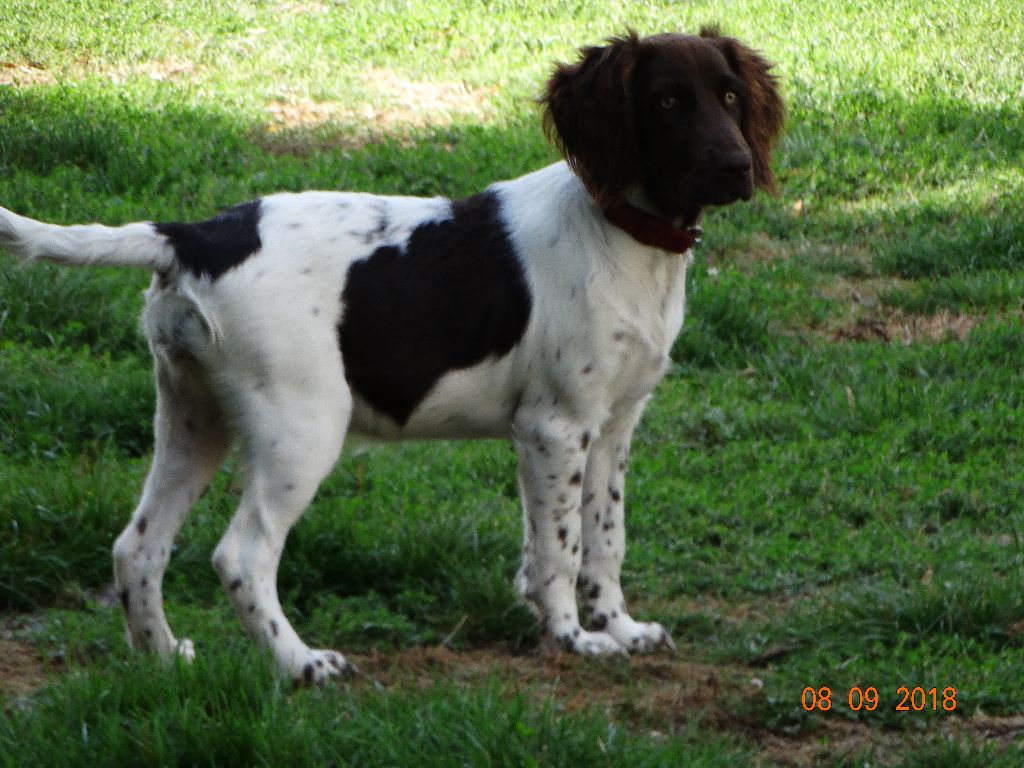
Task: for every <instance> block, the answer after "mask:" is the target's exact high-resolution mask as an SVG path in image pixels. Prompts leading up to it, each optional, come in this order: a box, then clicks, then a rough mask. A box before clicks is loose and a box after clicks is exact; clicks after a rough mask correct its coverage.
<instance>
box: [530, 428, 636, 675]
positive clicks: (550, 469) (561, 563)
mask: <svg viewBox="0 0 1024 768" xmlns="http://www.w3.org/2000/svg"><path fill="white" fill-rule="evenodd" d="M514 435H515V436H514V438H513V440H514V443H515V448H516V453H517V455H518V457H519V491H520V495H521V496H522V501H523V526H524V536H523V539H524V544H523V564H522V567H521V568H520V570H519V575H518V576H517V578H516V583H517V586H518V587H519V590H520V591H521V592H522V594H523V596H524V597H525V598H526V600H527V602H528V603H529V604H530V606H531V608H533V609H534V611H535V613H536V614H537V615H538V617H539V619H540V621H541V625H542V627H543V631H544V634H545V642H546V643H547V644H552V643H553V644H555V645H556V646H558V647H561V648H564V649H565V650H569V651H572V652H575V653H581V654H584V655H588V656H606V655H618V654H624V653H625V649H624V648H623V647H622V645H620V644H619V643H618V642H617V641H616V640H615V639H614V638H612V636H611V635H609V634H607V633H604V632H588V631H586V630H584V629H583V628H582V627H581V626H580V620H579V613H578V610H577V607H576V580H577V578H578V576H579V571H580V564H581V562H582V538H581V537H582V526H581V519H580V506H581V498H582V495H581V494H582V488H583V473H584V472H585V470H586V464H587V454H588V451H589V448H590V443H591V441H592V435H591V431H590V429H589V428H587V427H586V426H580V425H578V424H574V423H572V422H570V421H566V420H562V419H557V418H552V417H551V415H550V414H544V417H543V418H541V417H539V416H538V417H537V418H530V419H522V420H517V426H516V428H515V430H514Z"/></svg>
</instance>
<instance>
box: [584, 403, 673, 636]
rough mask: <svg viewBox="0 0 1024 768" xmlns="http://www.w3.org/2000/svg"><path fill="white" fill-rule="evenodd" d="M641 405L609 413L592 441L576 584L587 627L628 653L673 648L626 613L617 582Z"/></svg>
mask: <svg viewBox="0 0 1024 768" xmlns="http://www.w3.org/2000/svg"><path fill="white" fill-rule="evenodd" d="M643 406H644V401H641V402H638V403H636V404H635V405H633V406H632V407H628V408H623V409H621V410H620V411H619V412H618V413H615V414H613V415H612V417H611V418H610V419H609V421H608V423H607V424H605V425H604V429H603V431H602V434H601V436H600V437H599V438H598V439H597V440H595V441H594V444H593V445H592V446H591V449H590V454H589V455H588V457H587V469H586V471H585V472H584V477H583V505H582V521H583V536H582V541H583V563H582V567H581V569H580V578H579V581H578V582H577V585H576V586H577V590H578V593H579V598H580V603H581V604H582V605H583V613H584V618H585V620H586V621H587V623H588V625H589V626H590V628H591V629H599V630H602V631H605V632H607V633H608V634H610V635H611V636H612V637H614V638H615V639H616V640H618V641H619V642H620V643H621V644H622V645H624V646H625V647H626V648H627V649H628V650H629V652H630V653H638V652H644V651H651V650H654V649H656V648H674V647H675V646H674V645H673V643H672V638H671V637H670V636H669V634H668V632H667V631H666V630H665V628H664V627H662V626H661V625H660V624H656V623H654V622H642V621H635V620H634V619H633V618H632V617H631V616H630V615H629V613H628V612H627V610H626V601H625V598H624V597H623V595H622V584H621V583H620V576H621V573H622V560H623V558H624V557H625V554H626V510H625V504H626V499H625V493H626V469H627V467H628V464H629V444H630V439H631V438H632V435H633V428H634V427H635V426H636V423H637V421H638V420H639V418H640V414H641V412H642V411H643Z"/></svg>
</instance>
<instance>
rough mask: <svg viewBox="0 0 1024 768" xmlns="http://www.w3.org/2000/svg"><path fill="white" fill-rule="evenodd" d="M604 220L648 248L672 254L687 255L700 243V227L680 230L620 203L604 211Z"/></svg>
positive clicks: (624, 203) (625, 203) (613, 204)
mask: <svg viewBox="0 0 1024 768" xmlns="http://www.w3.org/2000/svg"><path fill="white" fill-rule="evenodd" d="M604 217H605V218H606V219H608V221H610V222H611V223H612V224H614V225H615V226H616V227H618V228H619V229H623V230H625V231H626V232H628V233H629V234H630V235H632V236H633V239H634V240H636V241H637V242H640V243H643V244H644V245H650V246H653V247H654V248H661V249H662V250H663V251H671V252H672V253H685V252H686V251H688V250H690V249H691V248H692V247H693V246H694V245H696V244H697V243H699V242H700V236H701V234H702V232H701V228H700V227H696V226H694V227H688V228H686V229H683V228H682V227H676V226H673V225H672V224H669V223H668V222H667V221H664V220H662V219H659V218H657V217H656V216H652V215H651V214H649V213H645V212H644V211H641V210H640V209H639V208H637V207H635V206H633V205H630V204H629V203H627V202H625V201H622V200H620V201H619V202H617V203H612V204H611V205H609V206H607V207H606V208H605V209H604Z"/></svg>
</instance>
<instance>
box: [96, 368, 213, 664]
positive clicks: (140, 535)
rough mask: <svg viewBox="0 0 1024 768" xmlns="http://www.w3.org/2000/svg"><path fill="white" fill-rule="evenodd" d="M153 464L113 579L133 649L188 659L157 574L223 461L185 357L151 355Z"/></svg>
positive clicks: (203, 393) (205, 397)
mask: <svg viewBox="0 0 1024 768" xmlns="http://www.w3.org/2000/svg"><path fill="white" fill-rule="evenodd" d="M156 382H157V387H156V392H157V394H156V400H157V405H156V416H155V418H154V425H153V426H154V435H155V444H154V448H153V464H152V466H151V467H150V470H149V475H148V477H147V478H146V484H145V487H144V489H143V492H142V498H141V499H140V500H139V505H138V507H137V508H136V510H135V513H134V514H133V515H132V519H131V522H130V523H129V524H128V527H126V528H125V529H124V531H122V533H121V535H120V536H119V537H118V538H117V541H116V543H115V544H114V580H115V584H116V586H117V590H118V593H119V594H120V597H121V603H122V604H123V606H124V610H125V617H126V620H127V625H128V636H129V640H130V642H131V644H132V645H133V646H134V647H135V648H140V649H144V650H152V651H156V652H157V653H158V654H160V656H162V657H164V658H167V657H169V656H171V655H173V654H174V653H175V652H177V653H180V654H181V655H182V656H184V657H185V658H188V659H191V658H192V654H193V651H192V643H191V642H190V641H188V640H181V641H178V640H176V639H175V638H174V635H173V634H172V633H171V629H170V627H169V626H168V625H167V620H166V618H165V617H164V610H163V589H162V585H163V576H164V571H165V569H166V568H167V562H168V560H169V559H170V555H171V546H172V544H173V542H174V537H175V536H176V535H177V533H178V530H179V529H180V528H181V524H182V522H184V520H185V517H186V515H187V514H188V512H189V510H190V509H191V507H192V504H193V502H195V500H196V499H197V498H198V497H199V495H200V494H201V493H202V492H203V490H204V489H205V488H206V486H207V485H208V484H209V482H210V479H211V478H212V477H213V475H214V473H215V472H216V471H217V469H218V467H220V465H221V463H222V462H223V461H224V456H225V455H226V453H227V450H228V445H229V435H228V429H227V425H226V423H225V420H224V416H223V413H222V412H221V410H220V408H219V406H218V404H217V401H216V399H215V397H214V395H213V392H212V391H211V389H210V387H209V384H208V381H207V379H206V376H205V374H204V372H203V370H202V369H201V367H200V366H199V365H198V364H197V363H196V362H195V361H194V360H191V359H190V358H187V357H178V358H174V359H172V358H169V357H167V356H163V355H157V356H156Z"/></svg>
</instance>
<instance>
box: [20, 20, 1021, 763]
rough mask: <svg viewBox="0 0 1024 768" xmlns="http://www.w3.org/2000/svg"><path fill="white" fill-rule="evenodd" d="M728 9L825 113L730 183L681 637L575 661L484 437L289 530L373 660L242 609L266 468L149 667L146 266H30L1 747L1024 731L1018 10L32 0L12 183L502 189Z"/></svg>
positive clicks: (655, 603) (684, 339)
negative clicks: (296, 665) (585, 47)
mask: <svg viewBox="0 0 1024 768" xmlns="http://www.w3.org/2000/svg"><path fill="white" fill-rule="evenodd" d="M714 20H719V21H721V22H722V23H723V24H724V25H725V28H726V31H727V32H729V33H731V34H735V35H736V36H738V37H741V38H743V39H746V40H749V41H751V42H752V43H753V44H754V45H755V46H756V47H758V48H760V49H762V50H763V51H764V52H765V54H766V55H767V56H768V57H769V58H771V59H772V60H774V61H776V62H777V63H778V68H777V72H778V74H779V75H780V77H781V79H782V82H783V86H784V90H785V96H786V101H787V104H788V107H789V112H790V121H789V126H788V130H787V133H786V136H785V137H784V139H783V141H782V144H781V146H780V149H779V153H778V156H777V158H776V160H777V162H776V167H777V170H778V175H779V179H780V182H781V188H782V194H781V196H780V197H779V198H765V197H761V198H758V199H756V200H755V201H754V202H752V203H750V204H747V205H741V206H733V207H730V208H727V209H724V210H721V211H715V212H711V213H710V214H709V215H708V216H707V217H706V220H705V222H704V228H705V231H706V236H705V245H704V246H702V248H701V250H700V251H699V253H698V254H697V264H696V267H695V269H694V270H693V271H692V273H693V274H692V280H691V282H690V286H689V288H688V290H689V308H688V319H687V324H686V326H685V328H684V331H683V334H682V335H681V337H680V339H679V341H678V343H677V345H676V347H675V350H674V361H675V365H674V368H673V370H672V372H671V373H670V375H669V376H668V377H667V378H666V380H665V381H664V382H663V383H662V385H661V386H660V387H659V389H658V391H657V393H656V396H655V399H654V400H653V401H652V403H651V406H650V407H649V409H648V413H647V414H646V416H645V418H644V421H643V422H642V424H641V427H640V429H639V431H638V434H637V437H636V442H635V449H634V459H633V464H632V470H633V471H632V473H631V480H630V488H629V502H630V508H631V511H630V518H629V526H630V550H629V554H628V557H627V564H626V573H625V575H624V579H625V582H626V585H627V586H626V589H627V594H630V595H632V596H633V599H634V602H635V606H636V611H637V613H639V614H642V615H644V616H645V617H651V618H653V619H656V620H658V621H661V622H663V623H664V624H666V626H668V627H669V628H670V629H671V630H672V631H673V633H674V636H675V638H676V640H677V644H678V645H679V651H678V652H677V653H676V654H675V655H674V656H662V657H654V658H650V659H636V660H632V661H630V662H629V663H628V664H621V663H619V664H615V663H612V664H592V663H586V662H581V661H578V660H573V659H564V658H560V659H558V658H556V659H550V658H547V657H544V656H540V655H538V654H537V653H536V651H535V645H536V641H537V635H536V628H535V627H534V626H533V624H532V620H531V618H530V616H529V614H528V613H527V612H526V611H525V610H524V609H523V608H522V607H521V606H519V605H518V604H517V603H516V600H515V597H514V594H513V590H512V588H511V586H510V583H511V577H512V575H513V574H514V572H515V569H516V567H517V558H518V549H519V540H518V537H519V533H518V526H519V512H518V502H517V498H516V496H517V493H516V488H515V483H514V466H513V456H512V454H511V453H510V451H509V450H508V448H507V446H504V445H501V444H498V443H474V444H440V445H438V444H431V445H414V444H411V445H403V446H398V447H395V448H393V449H392V448H389V449H386V450H378V449H374V450H371V451H368V452H366V453H360V454H356V455H351V456H348V457H346V458H345V459H344V460H343V461H342V462H341V464H340V466H339V468H338V470H337V471H336V472H335V473H334V474H333V475H332V477H331V478H330V479H329V480H328V481H327V482H326V483H325V484H324V486H323V488H322V489H321V492H320V494H319V495H318V497H317V501H316V503H315V504H314V506H313V508H312V509H311V511H310V512H309V513H308V514H307V516H306V517H305V519H304V520H303V522H302V523H301V524H300V525H299V526H298V527H297V528H296V529H295V531H294V532H293V535H292V536H291V538H290V539H289V543H288V546H287V549H286V552H285V556H284V561H283V563H282V570H281V580H280V581H281V583H280V586H281V591H282V595H283V596H284V600H285V602H286V604H287V609H288V611H289V613H290V615H292V616H293V617H294V618H295V621H296V625H297V627H298V628H299V630H300V632H302V633H304V634H305V635H306V636H308V637H309V638H310V639H311V640H313V641H315V642H317V643H318V644H323V645H330V646H334V647H339V648H342V649H344V650H345V651H346V653H351V655H353V657H354V658H356V660H357V663H359V664H360V666H361V667H362V668H363V669H364V671H365V672H366V674H365V675H364V676H363V678H362V679H361V680H359V681H357V682H355V683H353V684H352V685H350V686H348V687H342V688H339V689H333V690H326V691H300V692H293V691H291V690H290V689H288V688H285V687H282V686H281V685H280V684H278V683H277V682H275V681H274V680H273V677H272V675H271V673H270V670H269V668H268V664H267V661H266V660H265V659H263V658H262V657H261V656H259V655H258V654H257V652H256V651H255V650H253V649H252V648H250V647H249V644H248V643H247V642H246V641H245V640H244V639H243V638H242V637H241V633H240V632H239V630H238V626H237V622H236V621H235V619H234V618H233V617H232V616H231V614H230V609H229V608H228V606H227V601H226V600H225V599H224V597H223V595H222V594H221V591H220V588H219V585H218V584H217V580H216V578H215V576H214V575H213V572H212V569H210V567H209V565H208V562H209V557H210V554H211V552H212V550H213V547H214V546H215V544H216V541H217V539H218V537H219V535H220V533H221V531H222V530H223V528H224V526H225V525H226V521H227V519H228V518H229V516H230V514H231V512H232V510H233V507H234V506H235V504H236V503H237V498H238V490H237V485H238V483H237V480H236V478H235V468H234V467H235V465H234V461H233V460H231V461H229V462H228V464H227V465H226V466H225V468H224V469H223V471H222V472H221V473H220V474H219V475H218V477H217V478H216V480H215V482H214V485H213V487H212V489H211V491H210V492H209V493H208V494H207V495H206V496H205V497H204V499H203V500H201V501H200V503H199V504H198V505H197V507H196V509H195V510H194V512H193V514H192V516H191V517H190V518H189V520H188V521H187V523H186V525H185V528H184V530H183V532H182V535H181V536H180V537H179V539H178V546H177V549H176V551H175V553H174V559H173V561H172V565H171V569H170V571H169V573H168V579H167V586H166V593H167V599H168V603H169V615H170V620H171V623H172V625H174V626H175V627H176V628H180V629H179V632H180V633H181V634H185V635H189V636H191V637H193V638H194V639H195V641H196V644H197V648H198V650H199V652H200V661H199V662H198V663H197V664H196V665H194V666H192V667H182V666H172V667H163V666H161V665H159V664H157V663H155V662H153V661H151V660H148V659H138V658H134V657H132V656H131V655H130V654H129V653H128V652H127V650H126V649H125V648H124V642H123V635H122V628H121V625H120V616H119V611H118V609H117V607H116V605H115V604H116V598H114V599H111V596H110V595H109V594H108V585H109V582H110V578H111V576H110V566H109V550H110V546H111V544H112V542H113V539H114V537H115V536H116V535H117V533H118V532H119V530H120V528H121V527H122V526H123V525H124V523H125V521H126V519H127V516H128V512H129V510H130V509H131V507H132V506H133V503H134V497H135V495H136V494H137V492H138V489H139V487H140V486H141V480H142V477H143V476H144V473H145V470H146V465H147V456H148V452H149V450H150V441H151V438H150V434H149V432H150V419H151V412H152V398H153V395H152V385H151V374H150V364H149V361H148V359H147V355H146V351H145V345H144V343H143V342H142V340H141V338H140V336H139V333H138V330H137V327H138V326H137V319H136V318H137V312H138V308H139V306H140V304H141V296H140V293H141V291H142V290H143V289H144V288H145V285H146V282H147V278H146V276H144V275H139V274H135V273H126V272H118V271H113V270H92V271H88V272H84V271H81V272H76V271H60V270H58V269H54V268H50V267H45V266H43V267H36V268H32V269H23V268H20V267H17V266H15V265H14V264H13V262H12V260H10V259H7V258H0V449H2V452H0V611H2V614H0V695H3V696H4V699H3V702H4V704H3V709H2V712H3V713H4V714H3V715H0V765H16V764H38V765H49V764H61V765H68V764H83V765H84V764H95V763H97V762H103V763H104V764H121V763H123V764H128V763H131V764H138V763H140V762H141V763H145V764H175V763H177V764H218V765H223V764H235V763H238V764H242V763H244V764H253V763H264V764H280V763H284V762H289V763H294V764H296V765H305V764H311V765H312V764H317V765H321V764H328V763H332V764H350V765H361V764H366V765H412V764H427V763H429V764H436V765H446V764H448V763H452V764H455V763H456V762H457V763H458V764H472V765H545V766H547V765H604V764H607V765H619V764H630V765H633V764H639V765H675V764H680V765H688V766H704V765H707V766H717V765H737V764H739V765H777V764H782V765H811V764H815V765H830V766H848V765H849V766H853V765H858V766H859V765H864V764H870V765H908V766H909V765H934V766H944V765H948V766H974V765H977V766H991V765H997V766H998V765H1005V766H1015V765H1020V763H1021V760H1022V753H1021V748H1020V744H1019V740H1018V741H1014V734H1016V733H1018V732H1019V731H1020V729H1021V727H1022V725H1021V724H1022V722H1024V683H1022V681H1024V628H1022V622H1024V598H1022V597H1021V590H1020V574H1021V573H1022V566H1024V555H1022V551H1024V550H1022V543H1024V542H1022V538H1024V505H1022V503H1021V499H1022V498H1024V470H1022V467H1024V449H1022V435H1024V423H1022V422H1024V389H1022V388H1021V386H1020V373H1019V368H1020V366H1019V361H1020V359H1021V356H1022V354H1024V332H1022V324H1021V323H1022V315H1021V312H1022V293H1021V284H1022V280H1024V253H1022V243H1024V219H1022V217H1021V216H1020V213H1019V212H1020V210H1021V209H1022V207H1024V170H1022V169H1024V128H1022V126H1024V109H1022V107H1021V104H1022V101H1021V96H1022V95H1024V93H1022V92H1021V90H1020V88H1021V86H1020V76H1019V75H1020V72H1021V71H1022V68H1024V54H1022V53H1021V50H1022V47H1021V44H1020V43H1021V34H1020V33H1021V30H1022V29H1024V10H1021V8H1020V7H1019V4H1016V3H1014V2H1012V1H1011V0H997V1H996V2H993V3H989V4H987V5H986V6H985V7H980V6H977V7H968V5H967V4H956V3H947V2H939V1H938V0H931V1H927V2H911V0H886V1H885V2H882V1H879V2H848V1H846V0H814V2H809V3H796V2H787V3H779V2H767V0H764V1H762V2H742V3H727V2H725V0H713V1H706V0H702V1H701V2H694V3H687V4H679V3H671V2H667V1H666V2H650V3H643V4H641V3H631V4H620V3H571V4H554V3H529V4H527V3H521V2H513V1H512V0H508V1H506V2H500V3H481V2H469V1H467V2H458V3H449V4H447V5H442V4H427V3H421V2H414V1H413V0H407V1H406V2H384V1H383V0H381V1H380V2H373V3H344V2H328V3H294V2H273V3H271V2H260V3H256V2H254V3H241V2H232V3H210V2H205V3H182V2H176V1H173V2H172V1H171V0H159V1H158V0H142V1H141V2H136V3H130V4H119V3H112V2H109V0H82V2H78V3H76V4H75V10H74V12H73V13H70V12H68V10H67V8H65V7H64V6H62V5H61V4H57V3H39V2H29V1H28V0H13V1H12V2H8V3H6V4H5V5H4V6H3V8H2V9H0V114H3V116H4V120H3V122H2V124H0V204H2V205H4V206H6V207H10V208H13V209H15V210H18V211H20V212H22V213H27V214H29V215H32V216H36V217H39V218H44V219H49V220H55V221H62V222H68V223H70V222H75V221H91V220H103V221H105V222H107V223H118V222H124V221H131V220H137V219H158V220H159V219H165V220H166V219H177V218H182V217H201V216H207V215H209V214H211V213H213V212H214V211H215V210H217V209H218V208H221V207H224V206H227V205H230V204H233V203H236V202H238V201H240V200H245V199H251V198H252V197H254V196H257V195H260V194H264V193H267V192H272V191H279V190H292V189H305V188H327V189H358V190H373V191H379V192H392V193H400V194H447V195H452V196H458V195H463V194H468V193H471V192H473V191H476V190H479V189H480V188H482V187H483V186H485V185H486V184H487V183H489V182H490V181H492V180H495V179H498V178H503V177H510V176H515V175H518V174H520V173H523V172H526V171H528V170H532V169H534V168H537V167H539V166H540V165H542V164H544V163H546V162H548V161H550V160H551V159H553V158H554V154H553V151H552V150H551V149H550V148H549V147H547V146H546V145H545V144H544V141H543V139H542V136H541V132H540V129H539V121H538V115H537V112H536V107H535V105H534V104H533V102H532V101H531V99H532V96H533V95H534V94H536V92H537V91H538V89H539V86H540V83H541V82H542V80H543V78H544V76H545V74H546V73H547V71H548V69H549V67H550V63H551V62H552V61H553V60H558V59H566V58H568V57H570V56H571V55H572V50H573V49H574V48H575V47H576V46H578V45H580V44H584V43H591V42H596V41H598V40H600V39H601V38H602V37H605V36H607V35H609V34H612V33H615V32H618V31H621V30H622V29H623V28H624V27H625V26H627V25H631V26H634V27H636V28H637V29H638V30H639V31H641V32H654V31H659V30H663V29H682V30H695V29H696V28H697V27H699V26H700V24H702V23H705V22H708V21H714ZM15 659H17V660H19V661H18V662H17V663H15V662H14V661H13V660H15ZM42 680H48V681H49V685H48V686H46V687H45V688H42V689H40V690H35V691H34V692H33V693H31V694H30V695H27V696H25V695H23V694H24V693H25V691H28V690H31V689H35V688H37V687H38V685H39V683H40V682H41V681H42ZM26 681H27V682H26ZM822 686H829V687H830V688H832V689H833V692H834V693H833V702H834V706H833V707H832V709H830V710H829V711H828V712H820V711H818V712H812V713H808V712H806V711H805V710H804V709H803V708H802V707H801V698H800V695H801V692H802V691H803V690H804V689H805V688H807V687H812V688H815V689H817V688H820V687H822ZM853 686H858V687H860V688H866V687H868V686H874V687H875V688H877V689H878V691H879V692H880V699H881V705H880V706H879V708H878V709H877V710H875V711H873V712H867V711H865V710H863V709H861V710H860V711H854V710H853V709H851V707H850V706H849V702H848V700H847V695H846V694H847V691H849V690H850V688H852V687H853ZM900 686H908V687H911V688H912V687H914V686H922V687H925V688H930V687H932V686H935V687H937V688H938V689H939V690H940V691H941V690H942V689H943V688H945V687H948V686H952V687H955V688H956V689H957V704H958V706H957V710H956V712H955V713H945V712H941V711H940V712H931V711H923V712H913V711H911V712H898V711H896V709H895V706H896V704H897V703H898V698H897V689H898V688H899V687H900Z"/></svg>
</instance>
